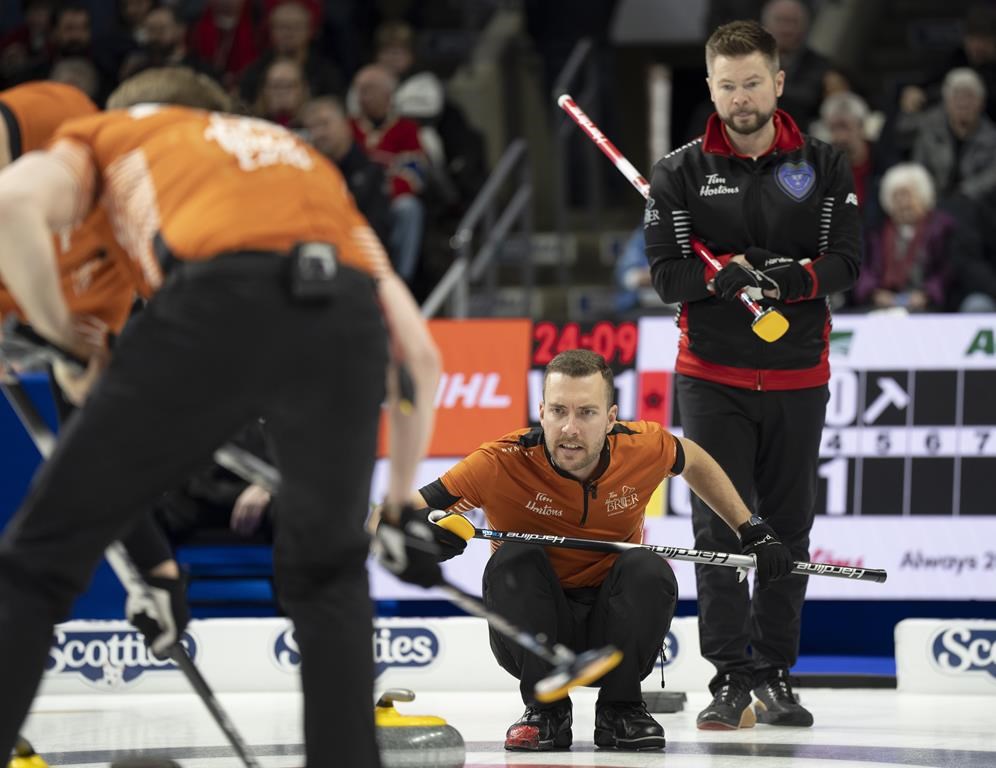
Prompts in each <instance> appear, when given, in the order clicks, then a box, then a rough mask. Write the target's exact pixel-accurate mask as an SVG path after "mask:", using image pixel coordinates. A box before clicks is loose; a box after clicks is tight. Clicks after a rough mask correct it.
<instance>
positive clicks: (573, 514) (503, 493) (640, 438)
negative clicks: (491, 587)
mask: <svg viewBox="0 0 996 768" xmlns="http://www.w3.org/2000/svg"><path fill="white" fill-rule="evenodd" d="M677 455H678V447H677V440H676V438H675V437H674V435H672V434H671V433H670V432H668V431H666V430H665V429H663V428H662V427H661V425H660V424H657V423H656V422H650V421H635V422H633V421H626V422H623V421H620V422H617V423H616V425H615V426H614V427H613V429H612V431H611V432H610V433H609V435H608V437H607V438H606V441H605V447H604V448H603V450H602V461H601V463H600V465H599V469H600V470H601V471H599V470H596V472H595V473H594V474H593V475H592V476H591V477H590V478H589V479H588V480H587V481H585V482H583V483H582V482H581V481H580V480H577V479H576V478H574V477H571V476H570V475H567V474H566V473H563V472H562V471H561V470H559V469H558V468H557V467H555V466H554V464H553V463H552V462H551V460H550V456H549V454H548V453H547V451H546V446H545V444H544V441H543V431H542V430H541V429H539V428H536V429H520V430H518V431H516V432H511V433H509V434H507V435H505V436H504V437H501V438H499V439H498V440H496V441H494V442H492V443H484V444H483V445H482V446H481V447H479V448H478V449H477V450H475V451H474V452H473V453H471V454H470V455H469V456H467V458H465V459H464V460H463V461H461V462H460V463H459V464H457V465H456V466H454V467H453V468H452V469H450V470H449V471H448V472H446V473H445V474H444V475H443V476H442V477H441V478H439V479H438V480H436V481H435V482H433V483H430V484H429V485H427V486H425V487H424V488H422V489H421V491H420V493H421V494H422V498H424V499H425V501H426V503H427V504H428V505H429V506H430V507H433V508H434V509H445V510H449V511H450V512H468V511H470V510H471V509H474V508H475V507H479V508H481V509H482V510H484V514H485V516H486V517H487V520H488V524H489V525H490V526H491V527H492V528H495V529H497V530H502V531H523V532H527V533H544V534H554V535H557V536H574V537H578V538H585V539H605V540H610V541H627V542H634V543H640V542H642V541H643V521H644V516H645V513H646V509H647V502H649V501H650V496H651V494H652V493H653V492H654V490H655V489H656V488H657V486H659V485H660V484H661V481H662V480H664V478H666V477H670V476H671V475H672V474H673V469H674V468H675V461H676V459H677ZM681 469H682V467H678V471H681ZM547 553H548V554H549V556H550V563H551V564H552V565H553V569H554V571H555V572H556V574H557V576H558V578H559V579H560V582H561V584H562V585H563V586H564V587H565V588H566V589H572V588H576V587H593V586H597V585H599V584H601V583H602V581H603V580H604V579H605V577H606V575H608V572H609V569H610V568H612V564H613V563H614V562H615V560H616V557H618V555H606V554H604V553H601V552H585V551H582V550H573V549H557V548H555V547H549V548H547Z"/></svg>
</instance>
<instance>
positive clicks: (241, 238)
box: [52, 104, 390, 290]
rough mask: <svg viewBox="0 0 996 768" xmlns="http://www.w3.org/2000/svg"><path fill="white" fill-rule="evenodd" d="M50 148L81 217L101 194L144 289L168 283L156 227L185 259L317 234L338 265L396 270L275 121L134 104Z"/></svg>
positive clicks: (84, 122) (77, 127)
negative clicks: (71, 183)
mask: <svg viewBox="0 0 996 768" xmlns="http://www.w3.org/2000/svg"><path fill="white" fill-rule="evenodd" d="M52 153H53V155H54V156H55V157H57V158H59V159H61V160H62V161H63V162H65V163H66V165H67V167H68V168H69V169H70V170H71V171H72V172H73V173H74V174H75V175H76V177H77V179H78V182H79V185H80V191H81V195H80V198H81V201H82V206H81V209H80V210H79V211H78V216H80V217H82V216H83V215H84V214H85V213H86V212H87V211H88V210H89V208H90V207H91V206H92V205H93V203H94V202H95V201H96V200H97V199H98V198H99V200H100V202H101V203H102V205H103V207H104V208H106V210H107V212H108V215H109V217H110V219H111V224H112V226H113V227H114V232H115V234H116V236H117V239H118V242H120V243H121V245H122V246H123V247H124V248H125V250H126V251H127V252H128V254H129V256H130V257H131V260H132V262H133V264H134V266H135V267H136V268H137V271H138V274H139V278H140V280H141V283H142V285H143V287H145V288H147V289H149V290H155V289H156V288H158V287H159V285H160V284H161V283H162V271H161V269H160V265H159V262H158V260H157V258H156V254H155V252H154V248H153V242H154V239H155V237H156V235H157V234H160V235H161V236H162V238H163V240H164V241H165V244H166V246H167V247H168V248H169V250H170V252H171V253H172V255H173V256H175V257H177V258H179V259H184V260H204V259H209V258H211V257H213V256H215V255H217V254H220V253H224V252H229V251H239V250H257V251H281V252H286V251H289V250H290V249H291V247H292V246H293V245H294V244H295V243H298V242H302V241H321V242H327V243H331V244H332V245H334V246H335V247H336V249H337V251H338V259H339V262H340V263H341V264H344V265H346V266H350V267H353V268H355V269H359V270H361V271H364V272H367V273H368V274H371V275H377V274H382V273H384V272H386V271H387V270H389V269H390V263H389V262H388V260H387V255H386V254H385V252H384V249H383V247H382V246H381V245H380V242H379V241H378V240H377V238H376V236H375V235H374V234H373V232H372V230H371V229H370V227H369V225H368V224H367V222H366V220H365V219H364V218H363V216H362V215H361V214H360V213H359V211H357V210H356V207H355V206H354V204H353V202H352V198H351V197H350V195H349V192H348V191H347V188H346V183H345V181H344V180H343V178H342V176H341V175H340V173H339V171H338V170H337V169H335V168H334V167H333V166H332V164H331V163H329V162H328V161H327V160H326V159H325V158H324V157H322V156H321V155H320V154H319V153H317V152H315V151H314V150H313V149H312V148H311V147H309V146H308V145H307V144H305V143H304V142H303V141H301V140H300V139H298V138H297V137H296V136H295V135H294V134H292V133H291V132H290V131H287V130H286V129H284V128H281V127H280V126H277V125H274V124H272V123H268V122H266V121H263V120H256V119H253V118H246V117H237V116H232V115H222V114H218V113H213V112H204V111H200V110H193V109H187V108H184V107H168V106H160V105H152V104H150V105H138V106H135V107H132V108H131V109H128V110H116V111H112V112H105V113H102V114H99V115H95V116H93V117H88V118H83V119H80V120H72V121H70V122H69V123H66V124H65V125H63V126H62V127H61V128H60V129H59V131H58V132H57V134H56V140H55V142H54V144H53V146H52Z"/></svg>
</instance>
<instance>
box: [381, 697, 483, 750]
mask: <svg viewBox="0 0 996 768" xmlns="http://www.w3.org/2000/svg"><path fill="white" fill-rule="evenodd" d="M391 693H394V692H393V691H392V692H389V693H388V694H385V695H384V696H383V697H381V700H380V701H379V702H377V707H376V709H375V710H374V720H375V721H376V723H377V744H378V745H379V746H380V757H381V762H382V763H383V764H384V768H463V764H464V760H465V758H466V754H467V751H466V747H465V746H464V743H463V737H462V736H461V735H460V732H459V731H458V730H457V729H456V728H454V727H453V726H452V725H447V724H446V721H445V720H443V719H442V718H441V717H432V716H429V715H402V714H400V713H399V712H398V710H396V709H395V708H394V703H393V702H394V701H395V700H398V701H411V700H412V699H414V698H415V695H414V694H412V693H411V692H409V691H406V692H405V694H406V695H401V696H397V697H393V696H391V695H390V694H391Z"/></svg>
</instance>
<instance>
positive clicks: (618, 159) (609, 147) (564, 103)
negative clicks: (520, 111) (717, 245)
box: [557, 93, 764, 317]
mask: <svg viewBox="0 0 996 768" xmlns="http://www.w3.org/2000/svg"><path fill="white" fill-rule="evenodd" d="M557 105H558V106H559V107H560V108H561V109H562V110H564V111H565V112H566V113H567V114H569V115H570V116H571V118H572V119H573V120H574V122H575V123H577V124H578V127H579V128H580V129H581V130H582V131H584V132H585V133H586V134H587V135H588V138H589V139H591V140H592V141H593V142H595V145H596V146H597V147H598V148H599V149H600V150H602V152H603V153H604V154H605V156H606V157H607V158H609V160H611V161H612V164H613V165H614V166H615V167H616V170H618V171H619V173H621V174H622V175H623V176H625V177H626V180H627V181H628V182H629V183H630V184H632V185H633V186H634V187H636V191H637V192H639V193H640V194H641V195H643V197H644V198H648V197H650V183H649V182H648V181H647V180H646V179H645V178H643V176H642V174H641V173H640V172H639V171H638V170H636V168H635V167H634V166H633V164H632V163H631V162H630V161H629V160H627V159H626V158H625V156H624V155H623V153H622V152H620V151H619V150H618V149H617V148H616V145H615V144H613V143H612V142H611V141H609V139H608V137H607V136H606V135H605V134H604V133H602V132H601V131H600V130H599V129H598V126H597V125H595V123H594V122H592V120H591V118H590V117H588V115H587V114H586V113H585V111H584V110H583V109H581V107H579V106H578V105H577V104H576V103H575V102H574V99H572V98H571V97H570V95H569V94H566V93H565V94H563V95H561V96H560V98H558V99H557ZM692 250H694V251H695V254H696V255H697V256H698V257H699V258H700V259H702V261H704V262H705V263H706V264H708V265H709V266H710V267H712V268H713V269H715V270H716V271H717V272H718V271H719V270H721V269H722V268H723V265H722V264H720V263H719V261H717V260H716V257H715V256H713V255H712V254H711V253H710V252H709V249H708V248H706V247H705V246H704V245H703V244H702V243H701V242H699V241H698V240H696V239H695V238H694V237H693V238H692ZM740 300H741V301H742V302H743V303H744V305H745V306H746V307H747V309H749V310H750V311H751V312H752V313H753V314H754V316H755V317H760V316H761V315H762V314H763V313H764V309H763V308H762V307H761V305H760V304H758V303H757V302H756V301H754V300H753V299H752V298H750V296H748V295H747V294H746V293H744V292H743V291H741V292H740Z"/></svg>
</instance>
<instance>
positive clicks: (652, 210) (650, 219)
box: [643, 197, 661, 227]
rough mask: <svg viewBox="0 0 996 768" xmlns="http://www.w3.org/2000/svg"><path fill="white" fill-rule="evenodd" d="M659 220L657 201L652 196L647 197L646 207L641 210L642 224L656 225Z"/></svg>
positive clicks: (659, 213)
mask: <svg viewBox="0 0 996 768" xmlns="http://www.w3.org/2000/svg"><path fill="white" fill-rule="evenodd" d="M660 220H661V212H660V211H659V210H657V203H656V201H655V200H654V198H652V197H648V198H647V207H646V208H645V209H644V211H643V226H645V227H656V226H657V225H658V224H659V223H660Z"/></svg>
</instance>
